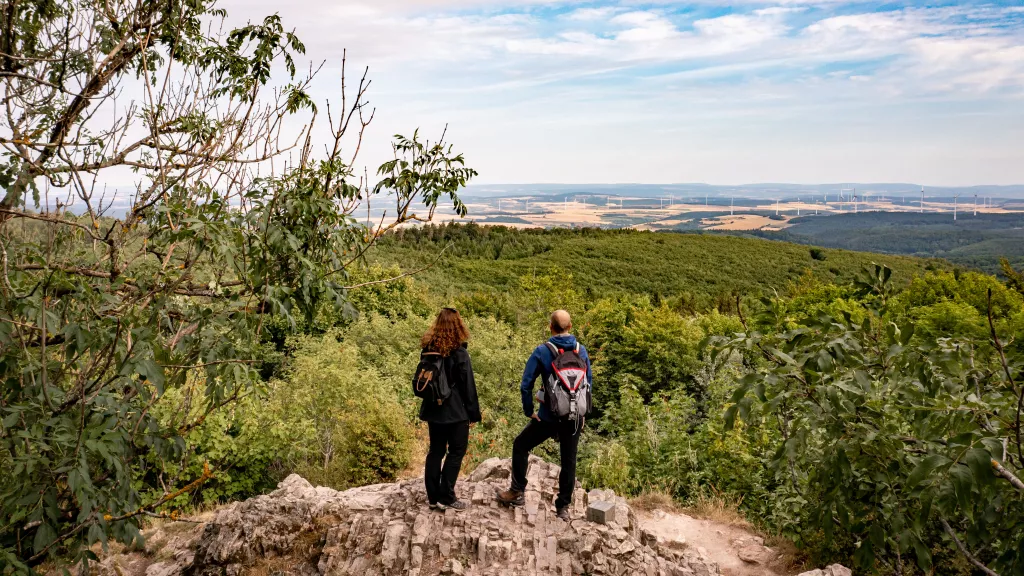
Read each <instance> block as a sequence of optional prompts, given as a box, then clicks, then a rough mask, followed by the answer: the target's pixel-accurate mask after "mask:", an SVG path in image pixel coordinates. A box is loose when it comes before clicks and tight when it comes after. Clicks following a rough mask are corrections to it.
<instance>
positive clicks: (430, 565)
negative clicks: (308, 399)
mask: <svg viewBox="0 0 1024 576" xmlns="http://www.w3.org/2000/svg"><path fill="white" fill-rule="evenodd" d="M558 472H559V470H558V467H557V466H555V465H553V464H549V463H546V462H543V461H541V460H539V459H534V460H531V465H530V471H529V475H528V477H529V480H530V487H529V489H528V491H527V493H526V506H524V507H522V508H516V509H507V508H504V507H502V506H499V505H498V504H497V502H495V500H494V494H495V491H496V490H497V489H499V488H503V487H505V486H506V485H507V483H508V477H509V474H510V463H509V461H508V460H498V459H493V460H488V461H486V462H484V463H483V464H481V465H480V467H478V468H477V469H476V470H475V471H474V472H472V473H471V474H469V475H467V476H466V477H465V479H464V480H462V481H460V482H459V487H458V489H459V492H460V496H461V497H462V498H464V499H466V500H469V501H471V502H472V505H471V506H470V507H469V509H468V510H466V511H464V512H456V511H454V510H447V511H445V512H443V513H442V512H437V511H432V510H430V509H429V508H428V507H427V502H426V495H425V493H424V490H423V483H422V480H409V481H402V482H396V483H394V484H379V485H375V486H364V487H361V488H354V489H352V490H346V491H344V492H339V491H336V490H332V489H330V488H323V487H314V486H312V485H310V484H309V483H308V482H306V481H305V480H303V479H302V478H300V477H298V476H294V475H293V476H289V477H288V478H287V479H286V480H285V481H284V482H282V483H281V484H280V485H279V487H278V489H277V490H275V491H274V492H272V493H270V494H267V495H264V496H258V497H256V498H252V499H249V500H246V501H244V502H235V503H232V504H229V505H227V506H224V507H222V508H220V509H218V510H217V511H216V512H214V513H213V514H211V515H208V516H206V517H203V518H196V519H192V520H191V521H188V522H171V523H166V524H162V525H159V526H156V527H154V528H153V529H151V530H148V531H147V532H146V544H145V549H143V550H133V551H122V552H121V553H117V554H111V555H108V556H107V557H105V558H104V559H103V560H102V561H101V562H99V563H98V564H93V571H94V573H96V574H98V575H99V576H245V575H250V574H251V575H279V576H344V575H351V576H399V575H402V576H439V575H445V576H447V575H465V576H517V575H525V576H545V575H546V576H572V575H577V574H589V575H595V576H600V575H608V576H626V575H628V576H633V575H642V576H719V575H722V574H725V575H726V576H748V575H749V576H753V575H757V576H778V575H775V574H773V573H771V572H751V571H735V570H739V568H740V567H746V566H745V565H744V564H736V563H735V560H736V558H737V554H739V555H740V556H739V557H740V562H744V560H743V559H742V558H743V556H744V555H745V554H748V553H749V554H754V553H757V552H764V551H763V550H760V549H756V548H753V547H751V546H753V545H754V544H757V545H758V546H760V548H761V549H764V546H763V545H761V544H760V543H758V542H756V541H752V540H750V538H749V535H747V536H748V538H747V540H745V541H744V542H746V543H747V544H749V545H750V546H747V545H738V544H735V539H734V540H730V537H731V536H735V535H737V534H734V533H731V532H726V531H725V530H722V531H721V532H722V533H721V534H719V533H718V531H716V529H715V528H714V527H711V526H709V525H702V524H701V523H700V521H697V520H694V519H692V518H688V517H684V516H682V515H675V514H672V515H670V514H665V513H662V514H654V515H652V516H650V517H649V518H647V517H645V518H641V517H639V516H638V515H637V514H636V513H635V511H634V510H633V509H632V508H631V507H630V506H629V505H628V504H627V503H626V501H625V500H624V499H623V498H621V497H619V496H616V495H615V494H614V493H613V492H610V491H602V490H591V491H589V492H585V491H583V490H582V489H578V490H577V493H576V494H575V496H574V503H573V510H572V520H571V521H570V522H565V521H562V520H559V519H558V518H556V517H555V514H554V506H553V504H552V500H553V498H554V493H553V492H554V490H555V489H556V486H557V478H558ZM723 542H724V543H728V542H734V545H733V548H734V549H730V548H728V546H729V544H722V545H721V546H720V545H719V544H721V543H723ZM748 547H749V548H750V549H749V550H748V549H747V548H748ZM767 554H769V555H770V554H771V552H770V551H768V552H767ZM718 558H720V559H721V560H720V561H719V560H717V559H718ZM746 564H751V562H749V561H746ZM746 568H749V567H746ZM828 570H829V571H828V572H820V571H819V572H817V573H810V574H805V575H803V576H850V573H849V571H846V572H841V571H840V572H837V571H835V570H832V569H828ZM844 570H845V569H844Z"/></svg>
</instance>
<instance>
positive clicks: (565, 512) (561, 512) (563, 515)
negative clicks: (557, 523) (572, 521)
mask: <svg viewBox="0 0 1024 576" xmlns="http://www.w3.org/2000/svg"><path fill="white" fill-rule="evenodd" d="M555 516H556V517H557V518H558V519H559V520H565V521H566V522H568V521H569V507H568V506H565V507H563V508H558V509H556V510H555Z"/></svg>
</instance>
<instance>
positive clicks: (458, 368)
mask: <svg viewBox="0 0 1024 576" xmlns="http://www.w3.org/2000/svg"><path fill="white" fill-rule="evenodd" d="M444 371H445V374H446V375H447V376H448V385H449V386H451V387H452V395H451V396H449V397H448V399H447V400H445V401H444V403H443V404H441V405H440V406H438V405H437V402H433V401H427V400H424V401H423V405H422V406H420V420H423V421H424V422H432V423H434V424H455V423H457V422H465V421H467V420H469V421H470V422H479V421H480V401H479V400H477V397H476V380H474V379H473V363H472V362H471V361H470V360H469V350H468V349H467V348H466V344H465V343H463V344H462V346H460V347H459V348H456V349H455V351H454V352H452V353H451V354H449V355H448V356H447V357H446V358H445V359H444Z"/></svg>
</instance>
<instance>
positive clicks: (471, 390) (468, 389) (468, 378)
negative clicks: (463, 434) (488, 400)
mask: <svg viewBox="0 0 1024 576" xmlns="http://www.w3.org/2000/svg"><path fill="white" fill-rule="evenodd" d="M462 356H464V357H465V359H464V360H463V362H461V363H460V368H461V371H462V374H461V378H459V381H460V382H461V383H462V385H463V389H462V390H460V392H461V393H462V403H463V404H464V405H465V406H466V413H467V414H468V415H469V421H470V422H479V421H480V420H481V418H480V400H479V399H478V398H477V395H476V378H475V377H474V376H473V361H472V360H470V358H469V351H466V350H464V351H463V354H462Z"/></svg>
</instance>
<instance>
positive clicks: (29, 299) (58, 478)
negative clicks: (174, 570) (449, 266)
mask: <svg viewBox="0 0 1024 576" xmlns="http://www.w3.org/2000/svg"><path fill="white" fill-rule="evenodd" d="M0 12H2V14H0V29H2V30H3V31H4V33H3V34H0V36H2V38H0V44H2V45H0V83H2V85H3V93H4V95H5V96H4V103H5V106H4V107H3V108H4V110H3V112H0V145H2V146H3V151H2V152H0V157H2V162H0V185H2V186H3V187H4V188H5V195H4V197H3V199H2V202H0V274H2V282H0V313H2V315H3V318H2V322H0V378H2V379H3V389H2V396H0V423H2V427H0V446H2V450H0V454H2V456H0V467H2V468H3V469H4V471H5V473H4V475H3V476H2V477H0V572H7V571H10V570H12V569H14V570H26V569H29V568H30V567H32V566H35V565H38V564H39V563H40V562H42V561H43V560H45V559H47V558H51V557H53V556H54V555H56V554H66V555H68V556H69V557H73V558H77V559H89V558H91V557H92V553H91V552H89V550H88V547H89V546H90V545H92V544H94V543H96V542H106V541H107V540H108V539H115V540H118V541H122V542H130V541H133V540H138V539H139V538H140V537H141V536H140V533H139V530H138V527H139V518H140V517H141V516H142V515H143V514H145V513H148V512H149V511H150V510H151V509H154V508H158V507H159V506H160V505H161V504H162V503H164V502H165V501H169V500H170V499H172V498H175V497H178V496H180V495H181V494H182V490H185V491H187V490H189V489H193V488H195V487H196V486H197V485H198V483H201V482H202V481H203V480H206V479H208V478H209V477H210V476H211V475H212V472H211V471H209V470H207V469H206V468H205V467H201V470H202V472H201V473H200V475H199V477H198V478H197V480H196V483H193V484H190V485H188V486H167V487H166V488H164V487H151V486H144V485H140V481H141V482H144V481H145V480H146V478H147V475H146V472H147V471H150V469H151V468H150V466H151V465H152V464H151V463H152V462H153V461H154V459H155V460H156V461H157V462H163V463H165V464H166V463H169V462H177V461H179V460H180V458H181V457H182V455H183V451H184V449H185V440H184V437H185V436H187V435H188V434H189V433H190V432H191V431H193V430H195V429H196V428H197V427H199V426H201V425H202V424H203V423H204V422H205V421H206V420H207V419H208V418H209V417H210V416H211V415H213V414H214V413H216V411H217V410H218V409H219V408H221V407H224V406H226V405H229V404H232V403H234V402H237V401H238V400H239V399H240V398H243V397H245V396H246V395H248V394H251V393H253V391H254V390H255V391H256V392H259V388H260V379H259V377H258V371H257V370H256V368H258V367H259V365H260V363H261V360H262V358H263V354H264V351H265V346H264V345H263V336H262V334H263V331H264V329H265V324H266V322H267V318H269V317H280V318H282V319H283V320H284V321H285V322H286V323H287V324H288V325H289V326H294V325H295V324H296V323H297V321H298V320H299V319H305V320H306V321H310V320H311V319H313V318H314V317H315V315H316V314H317V313H318V311H320V310H323V307H324V306H329V307H331V308H334V309H339V308H342V307H344V306H345V305H346V302H347V292H348V290H349V289H352V288H354V287H356V286H357V285H358V286H365V285H367V284H373V285H376V284H383V283H386V282H388V281H389V280H390V279H389V278H381V279H376V280H370V281H367V282H362V283H361V282H355V283H351V282H348V283H347V282H346V271H347V270H348V269H349V267H350V266H351V265H352V264H353V263H354V262H356V261H357V260H358V259H359V258H360V257H361V256H362V255H363V254H364V253H365V252H366V250H367V249H368V248H369V247H370V246H371V245H373V244H374V243H375V242H376V240H377V239H378V238H379V237H380V235H381V234H383V233H384V232H385V231H387V230H389V229H393V228H394V227H396V226H398V225H400V224H402V223H403V222H408V221H413V220H426V219H429V218H430V217H431V216H432V215H433V213H434V210H435V209H436V208H437V206H439V205H440V204H441V203H442V202H450V203H452V204H454V205H455V207H456V208H457V209H458V210H459V211H464V206H463V205H462V204H461V202H460V201H459V200H458V195H457V193H458V190H459V189H460V188H461V187H462V186H463V185H464V184H465V183H466V182H467V181H468V180H469V179H470V178H472V177H473V176H474V175H475V174H476V173H475V171H473V170H472V169H470V168H467V167H465V165H464V160H463V158H462V156H461V155H458V154H454V153H453V152H452V149H451V147H450V145H447V144H445V143H444V142H443V139H442V141H441V142H437V143H431V142H427V141H423V140H421V139H420V138H419V136H418V134H415V135H414V136H413V137H412V138H411V139H407V138H403V137H397V138H396V141H395V145H394V146H395V148H394V151H395V160H394V161H392V162H389V163H387V164H385V165H384V166H382V167H381V169H380V170H379V174H380V176H381V181H380V183H379V184H377V185H376V186H372V187H371V186H370V185H369V184H368V183H365V182H363V180H362V179H360V178H359V177H358V176H357V175H355V174H354V171H353V168H352V166H353V164H354V162H355V154H356V153H357V152H358V150H359V147H360V146H359V141H358V138H359V136H358V135H361V134H362V131H363V129H365V127H366V126H367V125H368V123H369V121H370V119H371V118H372V113H371V112H370V111H369V110H368V108H367V103H366V99H365V94H366V90H367V88H368V85H369V83H368V81H367V80H366V77H365V75H364V77H363V79H362V80H361V81H360V82H359V84H358V87H356V88H355V92H354V94H351V93H350V94H348V95H343V96H342V102H341V107H340V108H338V107H330V106H329V107H327V111H328V114H327V120H328V122H327V123H328V124H329V126H328V128H329V133H330V138H329V140H328V145H327V147H326V153H325V154H324V155H320V156H317V155H314V153H313V150H314V149H319V148H320V147H319V145H317V146H314V142H313V139H312V134H314V131H313V126H314V124H315V121H316V120H317V118H318V112H319V109H318V107H317V106H316V105H315V104H314V102H313V101H312V100H311V99H310V98H309V96H308V95H307V92H306V90H307V88H308V86H309V85H310V83H311V82H312V81H313V78H312V76H307V77H301V76H297V74H296V65H295V61H294V57H295V55H297V54H301V53H302V52H303V50H304V47H303V45H302V44H301V42H300V41H299V39H298V38H296V37H295V35H294V34H292V33H291V32H289V31H287V30H285V29H284V28H283V25H282V23H281V21H280V19H279V18H278V17H277V16H270V17H267V18H266V19H264V20H263V21H262V22H258V23H255V24H248V25H246V26H243V27H240V28H237V29H234V30H231V31H229V32H228V33H227V34H224V35H220V34H214V33H210V32H208V30H211V29H212V30H216V29H217V27H216V26H210V25H209V24H210V22H209V21H210V19H211V18H220V17H223V16H224V13H223V11H220V10H217V9H215V8H214V7H213V2H207V1H203V0H199V1H191V0H190V1H187V2H186V1H179V0H169V1H166V2H138V3H122V2H115V3H110V2H99V1H92V0H87V1H70V0H55V1H46V2H10V3H8V5H7V7H5V9H4V10H2V11H0ZM279 63H280V64H283V66H284V70H285V71H286V73H287V76H286V77H285V78H281V79H280V80H283V82H275V84H274V85H275V86H277V88H275V89H274V90H273V91H268V89H267V87H268V86H269V85H270V82H271V70H272V69H274V67H275V66H276V65H278V64H279ZM342 75H343V85H344V84H345V82H344V72H342ZM275 80H277V79H275ZM116 95H121V97H120V98H119V99H118V100H115V99H114V98H115V96H116ZM346 96H348V99H346ZM114 106H119V107H120V108H118V112H119V114H118V115H117V119H114V120H109V121H107V122H106V123H104V121H103V119H104V118H107V119H109V118H112V116H111V115H109V114H107V113H101V110H103V109H104V107H114ZM295 115H300V116H302V117H301V118H298V119H297V120H295V121H294V122H295V125H299V126H305V128H304V129H302V130H301V131H300V133H299V134H297V138H296V139H295V140H294V141H291V142H286V141H284V140H283V134H282V132H283V129H282V127H283V126H284V125H285V124H286V123H288V122H292V120H288V118H289V117H292V116H295ZM317 133H319V132H317ZM353 138H354V140H353ZM286 156H287V162H286V161H285V160H286ZM118 174H120V175H121V177H124V175H125V174H129V175H131V174H134V178H135V182H134V184H133V186H132V188H131V194H130V198H129V197H128V196H129V194H128V191H127V190H125V189H121V190H119V191H118V192H119V194H116V195H114V196H113V197H111V196H110V195H104V192H103V191H104V190H105V189H107V187H106V186H105V185H106V183H107V182H109V181H111V179H112V178H116V177H117V175H118ZM261 174H273V176H261ZM373 198H384V199H386V201H388V202H394V203H395V204H396V205H397V206H398V208H399V209H398V211H397V212H391V220H390V221H389V222H381V223H380V225H378V226H376V227H374V228H372V229H367V228H365V227H363V226H361V225H359V224H358V223H357V221H356V219H355V214H356V210H357V209H360V208H365V207H366V204H367V203H368V202H370V200H371V199H373ZM126 201H127V202H126ZM195 381H198V382H201V384H200V385H197V386H188V385H187V384H188V383H190V382H195ZM171 390H178V392H176V393H175V394H169V391H171ZM168 398H170V399H172V400H174V401H175V402H177V403H180V406H182V407H183V408H184V407H191V408H193V409H181V410H173V409H172V410H162V409H161V408H162V407H163V406H165V405H166V402H167V399H168ZM196 407H199V408H198V409H195V408H196ZM157 414H161V415H163V416H165V417H157V416H156V415H157ZM165 464H164V465H165ZM8 472H9V473H8ZM150 488H153V489H157V490H158V493H159V494H161V496H160V497H159V498H156V499H155V500H154V499H145V498H144V497H143V495H142V494H143V492H142V490H147V491H148V490H149V489H150Z"/></svg>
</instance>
